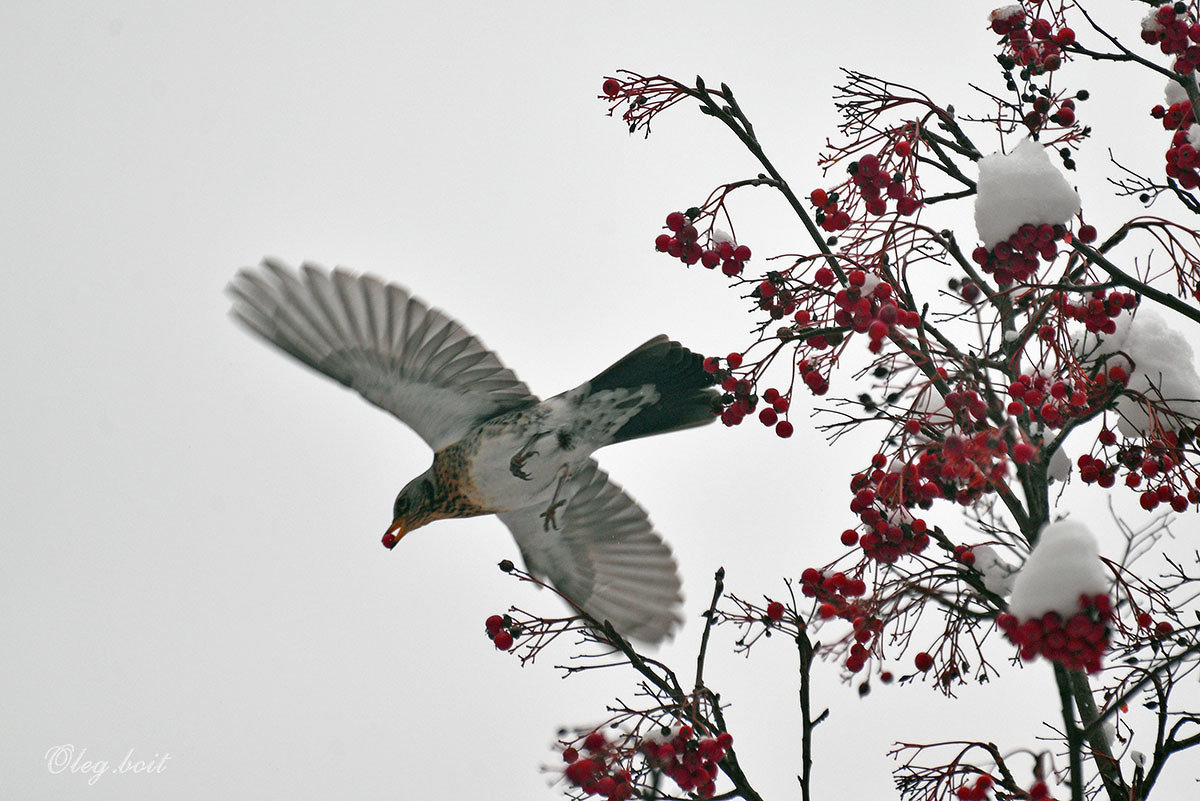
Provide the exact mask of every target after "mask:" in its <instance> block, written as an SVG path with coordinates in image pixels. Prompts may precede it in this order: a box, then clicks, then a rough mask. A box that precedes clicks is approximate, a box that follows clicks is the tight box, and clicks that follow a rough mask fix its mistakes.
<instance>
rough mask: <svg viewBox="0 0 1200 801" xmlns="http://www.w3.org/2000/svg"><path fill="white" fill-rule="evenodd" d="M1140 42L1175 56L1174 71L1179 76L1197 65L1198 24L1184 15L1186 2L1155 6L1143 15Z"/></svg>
mask: <svg viewBox="0 0 1200 801" xmlns="http://www.w3.org/2000/svg"><path fill="white" fill-rule="evenodd" d="M1142 41H1143V42H1145V43H1146V44H1152V45H1153V44H1156V45H1158V48H1159V49H1160V50H1162V51H1163V53H1164V54H1166V55H1168V56H1176V57H1177V58H1176V59H1175V64H1174V69H1175V71H1176V72H1178V73H1179V74H1181V75H1188V74H1190V73H1191V72H1192V71H1193V70H1195V69H1196V67H1197V66H1200V25H1197V24H1196V22H1195V21H1194V20H1193V19H1192V17H1191V14H1189V13H1188V9H1187V4H1186V3H1174V4H1170V5H1163V6H1159V7H1158V9H1157V10H1155V11H1151V12H1150V13H1149V14H1147V15H1146V17H1145V19H1143V20H1142Z"/></svg>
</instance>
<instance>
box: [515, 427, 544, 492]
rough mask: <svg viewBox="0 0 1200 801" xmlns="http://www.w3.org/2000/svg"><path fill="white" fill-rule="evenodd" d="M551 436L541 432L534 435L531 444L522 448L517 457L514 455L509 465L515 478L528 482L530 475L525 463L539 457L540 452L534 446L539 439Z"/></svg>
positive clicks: (527, 443) (530, 439)
mask: <svg viewBox="0 0 1200 801" xmlns="http://www.w3.org/2000/svg"><path fill="white" fill-rule="evenodd" d="M549 434H550V432H549V431H541V432H539V433H537V434H534V435H533V436H532V437H530V438H529V442H526V443H525V445H524V447H522V448H521V450H519V451H517V453H516V455H514V456H513V458H512V459H511V460H510V461H509V463H508V469H509V472H511V473H512V474H513V475H514V476H516V477H517V478H519V479H521V480H522V481H528V480H529V474H528V473H526V472H525V462H527V461H529V460H530V459H532V458H533V457H534V456H537V455H538V452H537V451H535V450H534V449H533V446H534V445H536V444H537V441H538V440H539V439H541V438H542V437H545V436H549Z"/></svg>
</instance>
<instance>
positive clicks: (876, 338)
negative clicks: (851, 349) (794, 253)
mask: <svg viewBox="0 0 1200 801" xmlns="http://www.w3.org/2000/svg"><path fill="white" fill-rule="evenodd" d="M815 278H816V281H817V283H818V284H820V285H821V286H830V285H832V283H833V281H832V279H833V271H832V270H830V269H829V268H828V267H822V268H821V269H819V270H817V273H816V275H815ZM827 281H828V282H829V283H826V282H827ZM846 281H847V283H848V286H845V287H843V288H842V289H839V290H838V291H837V293H836V294H835V295H834V296H833V303H834V306H836V307H837V310H836V311H835V312H834V313H833V322H834V323H836V324H837V325H840V326H844V327H846V328H849V329H851V330H853V331H854V332H855V333H857V334H866V335H867V337H868V339H869V344H868V346H867V349H868V350H870V351H871V352H872V353H879V351H880V350H882V349H883V341H884V340H885V339H887V337H888V336H889V335H890V334H891V333H892V329H893V328H895V327H896V326H902V327H904V328H916V327H917V326H919V325H920V324H921V315H919V314H917V313H916V312H914V311H907V310H905V309H902V308H900V306H899V305H898V304H897V303H896V299H895V297H894V296H893V294H892V285H891V284H889V283H887V282H886V281H878V280H875V281H873V282H872V283H873V285H872V286H871V287H870V288H868V287H867V281H868V276H867V274H866V273H865V272H863V271H862V270H851V271H850V272H849V273H847V275H846Z"/></svg>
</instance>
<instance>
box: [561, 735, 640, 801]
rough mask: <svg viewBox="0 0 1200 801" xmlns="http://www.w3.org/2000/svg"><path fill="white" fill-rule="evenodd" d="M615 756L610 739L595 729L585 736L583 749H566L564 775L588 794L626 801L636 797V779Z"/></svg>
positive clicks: (564, 753)
mask: <svg viewBox="0 0 1200 801" xmlns="http://www.w3.org/2000/svg"><path fill="white" fill-rule="evenodd" d="M581 750H582V751H583V752H585V753H586V756H584V755H583V754H581V753H580V751H581ZM614 757H615V753H614V752H613V750H612V749H611V748H610V744H609V742H608V739H607V738H606V737H605V736H604V735H603V734H602V733H601V732H598V731H594V732H592V733H591V734H589V735H588V736H587V737H585V738H584V740H583V743H582V745H581V747H580V748H575V747H574V746H567V747H566V748H564V749H563V762H566V763H567V767H566V768H565V769H564V770H563V775H564V776H566V778H567V781H569V782H570V783H571V784H573V785H575V786H576V787H578V788H579V789H581V790H582V791H583V792H584V794H585V795H595V796H599V797H601V798H605V799H607V801H625V800H626V799H628V798H631V797H632V796H633V779H632V776H631V775H630V773H629V771H628V770H627V769H625V768H621V767H618V766H617V765H616V764H615V760H614Z"/></svg>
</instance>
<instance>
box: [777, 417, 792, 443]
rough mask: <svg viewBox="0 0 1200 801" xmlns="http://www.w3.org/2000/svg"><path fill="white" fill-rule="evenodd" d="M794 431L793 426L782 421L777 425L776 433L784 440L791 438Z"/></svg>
mask: <svg viewBox="0 0 1200 801" xmlns="http://www.w3.org/2000/svg"><path fill="white" fill-rule="evenodd" d="M793 430H794V429H793V428H792V424H791V423H789V422H788V421H787V420H780V421H779V422H778V423H776V424H775V433H776V434H778V435H779V436H781V437H783V438H784V439H787V438H788V437H790V436H791V435H792V432H793Z"/></svg>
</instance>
